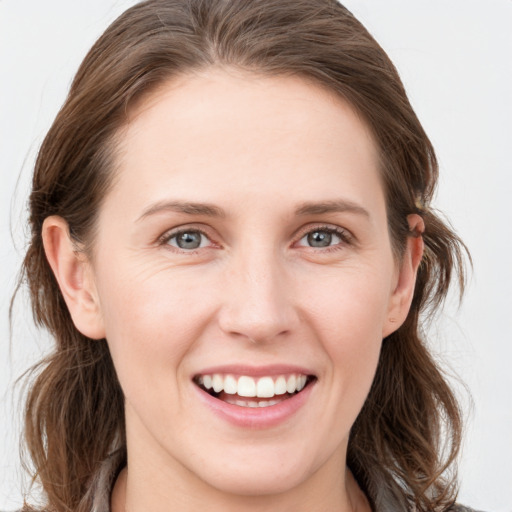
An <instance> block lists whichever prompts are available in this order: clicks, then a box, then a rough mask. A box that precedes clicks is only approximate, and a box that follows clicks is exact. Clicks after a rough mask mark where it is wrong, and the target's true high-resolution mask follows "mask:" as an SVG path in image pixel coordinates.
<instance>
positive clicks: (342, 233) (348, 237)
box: [158, 225, 353, 254]
mask: <svg viewBox="0 0 512 512" xmlns="http://www.w3.org/2000/svg"><path fill="white" fill-rule="evenodd" d="M314 232H323V233H329V234H331V235H336V236H337V237H339V239H340V240H341V242H340V243H338V244H335V245H332V246H327V247H323V248H322V247H311V246H300V247H306V248H308V249H320V251H319V252H324V253H325V252H333V251H338V250H341V249H342V248H343V246H346V245H351V244H353V236H352V234H351V233H350V232H349V231H347V230H346V229H344V228H341V227H334V226H326V225H319V226H314V227H313V228H308V229H305V230H303V231H301V233H300V235H299V237H298V239H297V241H296V242H295V243H298V242H300V241H301V240H302V239H303V238H305V237H306V236H308V235H309V234H311V233H314ZM185 233H199V234H200V235H202V236H204V237H205V238H207V239H208V240H209V241H210V242H211V243H215V242H213V241H212V239H211V237H210V236H209V235H208V234H207V233H206V232H205V231H204V230H202V229H200V228H196V227H191V228H183V229H177V230H171V231H168V232H166V233H164V234H163V235H162V236H161V237H160V238H159V239H158V244H159V245H162V246H167V247H171V248H172V249H171V250H173V251H175V252H182V253H186V254H196V253H197V252H198V251H199V250H200V249H204V247H198V248H196V249H190V250H187V249H181V248H179V247H175V246H171V245H170V243H169V242H170V241H171V240H172V239H174V238H177V237H178V236H180V235H182V234H185Z"/></svg>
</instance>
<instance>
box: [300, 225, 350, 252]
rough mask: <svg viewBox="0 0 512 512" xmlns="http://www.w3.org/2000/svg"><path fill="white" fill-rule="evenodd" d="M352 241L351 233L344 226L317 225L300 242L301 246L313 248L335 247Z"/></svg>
mask: <svg viewBox="0 0 512 512" xmlns="http://www.w3.org/2000/svg"><path fill="white" fill-rule="evenodd" d="M349 241H350V237H349V234H348V233H347V232H346V231H345V230H344V229H342V228H334V227H330V226H329V227H327V226H324V227H317V228H315V229H312V230H310V231H308V232H307V233H306V234H305V235H304V236H303V237H302V238H301V239H300V240H299V242H298V245H299V246H302V247H312V248H319V249H324V248H329V247H332V248H335V247H336V246H339V245H340V244H344V243H348V242H349Z"/></svg>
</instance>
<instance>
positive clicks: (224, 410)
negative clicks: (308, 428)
mask: <svg viewBox="0 0 512 512" xmlns="http://www.w3.org/2000/svg"><path fill="white" fill-rule="evenodd" d="M315 384H316V381H314V382H311V383H309V384H308V385H307V386H306V387H305V388H304V389H303V390H302V391H301V392H299V393H297V394H295V395H293V396H292V397H290V398H287V399H285V400H283V401H282V402H279V403H278V404H275V405H269V406H267V407H242V406H240V405H234V404H228V403H227V402H224V401H222V400H219V399H218V398H215V397H213V396H211V395H210V394H209V393H207V392H206V391H204V390H202V389H201V388H200V387H198V386H196V385H195V384H194V387H195V388H196V390H197V392H198V393H199V397H200V399H201V400H202V401H204V403H205V404H206V405H207V407H209V408H210V409H211V410H212V411H213V412H214V413H215V414H216V415H217V416H219V417H220V418H222V419H224V420H227V421H228V422H229V423H231V424H233V425H235V426H237V427H243V428H252V429H265V428H271V427H275V426H277V425H280V424H281V423H284V422H285V421H286V420H288V419H289V418H291V417H292V416H293V415H294V414H295V413H296V412H297V411H298V410H299V409H300V408H301V407H302V406H304V405H305V403H306V401H307V400H308V398H309V396H310V394H311V391H312V389H313V387H314V385H315Z"/></svg>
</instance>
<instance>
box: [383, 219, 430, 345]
mask: <svg viewBox="0 0 512 512" xmlns="http://www.w3.org/2000/svg"><path fill="white" fill-rule="evenodd" d="M407 222H408V224H409V231H410V233H411V234H410V235H409V236H408V237H407V245H406V247H405V251H404V254H403V257H402V261H401V265H400V268H399V269H398V275H397V279H396V281H395V282H396V285H395V287H394V289H393V290H392V294H391V297H390V301H389V308H388V315H387V319H386V321H385V322H384V326H383V330H382V337H383V338H385V337H386V336H389V335H390V334H391V333H393V332H394V331H396V330H397V329H398V328H399V327H400V326H401V325H402V324H403V323H404V322H405V319H406V318H407V315H408V314H409V309H410V307H411V302H412V298H413V295H414V286H415V284H416V275H417V273H418V267H419V265H420V263H421V258H422V257H423V251H424V248H425V246H424V243H423V237H422V233H423V232H424V231H425V223H424V222H423V219H422V218H421V217H420V216H419V215H417V214H411V215H408V216H407Z"/></svg>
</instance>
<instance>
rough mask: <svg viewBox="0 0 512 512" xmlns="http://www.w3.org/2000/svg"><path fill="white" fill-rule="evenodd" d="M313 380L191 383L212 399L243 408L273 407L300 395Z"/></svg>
mask: <svg viewBox="0 0 512 512" xmlns="http://www.w3.org/2000/svg"><path fill="white" fill-rule="evenodd" d="M315 380H316V377H315V376H314V375H306V374H302V373H290V374H282V375H265V376H260V377H252V376H249V375H234V374H221V373H213V374H201V375H196V376H195V377H194V379H193V381H194V383H195V384H196V385H197V386H198V387H199V388H200V389H202V390H203V391H204V392H206V393H208V394H209V395H210V396H212V397H213V398H216V399H217V400H220V401H222V402H225V403H228V404H231V405H236V406H239V407H246V408H260V407H272V406H275V405H278V404H280V403H282V402H284V401H285V400H288V399H290V398H292V397H294V396H296V395H298V394H300V393H302V392H303V391H304V390H305V389H306V388H307V387H308V386H310V385H311V384H312V383H313V382H314V381H315Z"/></svg>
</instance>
